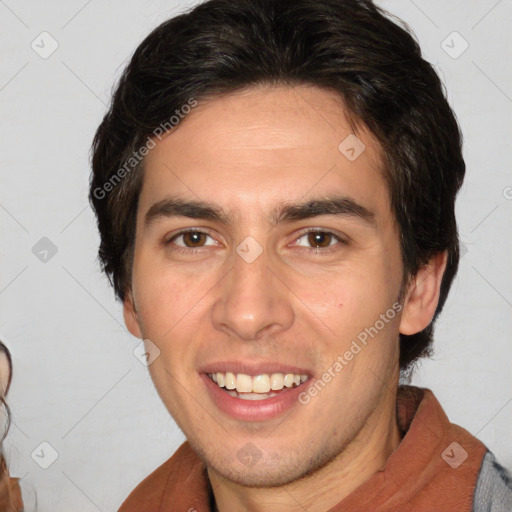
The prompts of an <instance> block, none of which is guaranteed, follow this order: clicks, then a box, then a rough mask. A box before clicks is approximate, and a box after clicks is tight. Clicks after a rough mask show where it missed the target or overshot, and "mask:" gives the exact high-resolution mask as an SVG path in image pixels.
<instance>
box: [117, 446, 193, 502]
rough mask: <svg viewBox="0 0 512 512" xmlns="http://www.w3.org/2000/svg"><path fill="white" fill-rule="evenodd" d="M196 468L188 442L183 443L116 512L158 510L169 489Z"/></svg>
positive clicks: (136, 488) (138, 486)
mask: <svg viewBox="0 0 512 512" xmlns="http://www.w3.org/2000/svg"><path fill="white" fill-rule="evenodd" d="M197 466H198V459H197V456H196V455H195V453H194V452H193V451H192V449H191V447H190V445H189V443H188V442H185V443H183V444H182V445H181V446H180V447H179V448H178V450H177V451H176V452H175V453H174V455H172V457H170V458H169V459H168V460H166V461H165V462H164V463H163V464H162V465H161V466H159V467H158V468H157V469H155V470H154V471H153V472H152V473H151V474H150V475H148V476H147V477H146V478H145V479H144V480H143V481H142V482H141V483H140V484H139V485H137V487H135V489H134V490H133V491H132V492H131V493H130V494H129V496H128V497H127V498H126V500H125V501H124V502H123V504H122V505H121V508H120V509H119V511H118V512H140V510H155V511H156V510H159V509H160V507H161V504H162V501H163V500H164V497H165V495H166V492H168V490H169V487H175V486H177V485H179V482H180V480H181V479H182V478H183V477H184V475H187V474H188V473H190V472H191V471H192V470H193V469H194V468H196V467H197ZM141 507H142V508H141Z"/></svg>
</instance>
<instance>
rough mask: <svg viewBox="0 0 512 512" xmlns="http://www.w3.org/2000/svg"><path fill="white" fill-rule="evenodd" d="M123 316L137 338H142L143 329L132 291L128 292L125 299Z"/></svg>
mask: <svg viewBox="0 0 512 512" xmlns="http://www.w3.org/2000/svg"><path fill="white" fill-rule="evenodd" d="M123 316H124V323H125V324H126V327H127V328H128V330H129V331H130V333H131V334H133V335H134V336H135V337H136V338H140V339H142V338H143V336H142V331H141V328H140V324H139V315H138V314H137V310H136V308H135V302H134V300H133V294H132V291H131V290H130V291H128V292H126V294H125V296H124V300H123Z"/></svg>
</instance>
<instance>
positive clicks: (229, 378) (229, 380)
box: [224, 372, 236, 389]
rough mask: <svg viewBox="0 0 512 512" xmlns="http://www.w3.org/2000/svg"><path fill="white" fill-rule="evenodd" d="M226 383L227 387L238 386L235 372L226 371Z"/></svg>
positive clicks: (233, 387)
mask: <svg viewBox="0 0 512 512" xmlns="http://www.w3.org/2000/svg"><path fill="white" fill-rule="evenodd" d="M224 385H225V386H226V389H235V388H236V377H235V374H234V373H231V372H226V376H225V377H224Z"/></svg>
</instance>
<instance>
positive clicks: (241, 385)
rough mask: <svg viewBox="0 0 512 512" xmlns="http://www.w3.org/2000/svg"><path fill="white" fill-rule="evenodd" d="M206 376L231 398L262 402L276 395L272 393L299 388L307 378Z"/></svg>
mask: <svg viewBox="0 0 512 512" xmlns="http://www.w3.org/2000/svg"><path fill="white" fill-rule="evenodd" d="M208 376H209V377H210V378H211V379H212V380H213V382H215V383H216V384H217V385H218V386H219V387H221V388H223V387H225V388H226V390H228V391H229V394H230V395H231V396H237V397H239V398H242V397H241V394H244V396H243V398H244V399H247V400H263V399H265V398H269V397H272V396H275V395H276V394H277V393H273V391H281V390H282V389H283V388H291V387H294V386H299V385H300V384H302V383H303V382H306V381H307V380H308V378H309V377H308V375H307V374H305V373H303V374H294V373H287V374H282V373H272V374H271V375H269V374H267V373H262V374H260V375H256V376H254V377H252V376H251V375H247V374H245V373H237V374H235V373H233V372H225V373H224V372H216V373H209V374H208ZM269 392H270V395H269ZM249 394H250V395H252V397H251V398H249V397H248V396H245V395H249Z"/></svg>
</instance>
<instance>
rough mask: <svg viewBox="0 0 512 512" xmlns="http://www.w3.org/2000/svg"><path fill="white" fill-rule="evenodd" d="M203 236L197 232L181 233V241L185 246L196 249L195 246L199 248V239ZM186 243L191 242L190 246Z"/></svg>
mask: <svg viewBox="0 0 512 512" xmlns="http://www.w3.org/2000/svg"><path fill="white" fill-rule="evenodd" d="M203 236H204V233H200V232H198V231H189V232H187V233H183V241H184V242H185V245H186V246H188V247H197V246H201V243H200V242H201V237H203ZM188 241H191V245H189V243H188ZM203 241H204V240H203ZM196 244H197V245H196Z"/></svg>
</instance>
